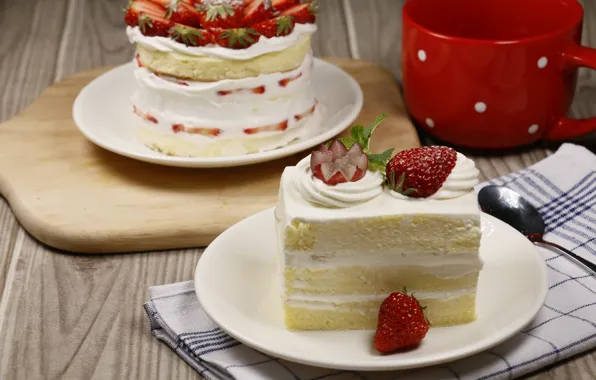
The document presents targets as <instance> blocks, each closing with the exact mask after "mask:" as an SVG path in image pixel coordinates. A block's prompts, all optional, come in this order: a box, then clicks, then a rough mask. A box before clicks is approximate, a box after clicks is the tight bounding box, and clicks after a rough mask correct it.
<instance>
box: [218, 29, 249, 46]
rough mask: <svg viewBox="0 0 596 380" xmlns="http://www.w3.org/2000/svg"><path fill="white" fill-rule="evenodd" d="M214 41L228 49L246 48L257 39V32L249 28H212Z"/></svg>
mask: <svg viewBox="0 0 596 380" xmlns="http://www.w3.org/2000/svg"><path fill="white" fill-rule="evenodd" d="M213 33H214V36H215V38H214V42H215V43H216V44H218V45H219V46H223V47H227V48H230V49H246V48H247V47H249V46H251V45H252V44H254V43H255V42H257V40H258V39H259V33H258V32H257V31H256V30H254V29H251V28H237V29H227V30H221V29H214V30H213Z"/></svg>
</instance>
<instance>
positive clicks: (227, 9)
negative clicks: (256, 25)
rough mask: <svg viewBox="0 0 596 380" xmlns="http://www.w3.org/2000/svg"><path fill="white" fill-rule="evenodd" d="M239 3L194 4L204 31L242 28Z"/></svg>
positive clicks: (205, 1) (211, 0)
mask: <svg viewBox="0 0 596 380" xmlns="http://www.w3.org/2000/svg"><path fill="white" fill-rule="evenodd" d="M242 7H243V4H242V3H241V2H221V1H215V0H201V1H200V2H198V3H197V4H195V9H196V10H197V11H198V12H199V19H200V21H201V25H202V27H203V28H205V29H235V28H240V27H242V26H243V23H242V19H243V17H244V14H243V13H242Z"/></svg>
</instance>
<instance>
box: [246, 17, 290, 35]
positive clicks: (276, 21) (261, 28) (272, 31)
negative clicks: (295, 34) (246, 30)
mask: <svg viewBox="0 0 596 380" xmlns="http://www.w3.org/2000/svg"><path fill="white" fill-rule="evenodd" d="M292 20H293V17H292V16H279V17H276V18H273V19H271V20H267V21H263V22H261V23H258V24H255V25H253V29H254V30H256V31H257V32H259V34H261V35H262V36H265V37H268V38H271V37H280V36H287V35H288V34H290V33H292V31H293V30H294V22H293V21H292Z"/></svg>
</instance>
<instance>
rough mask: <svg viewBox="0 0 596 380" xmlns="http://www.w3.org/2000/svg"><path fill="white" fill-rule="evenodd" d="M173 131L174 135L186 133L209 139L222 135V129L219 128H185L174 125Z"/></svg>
mask: <svg viewBox="0 0 596 380" xmlns="http://www.w3.org/2000/svg"><path fill="white" fill-rule="evenodd" d="M172 131H173V132H174V133H180V132H186V133H189V134H192V135H203V136H209V137H215V136H219V135H220V134H221V129H219V128H197V127H185V126H184V124H173V125H172Z"/></svg>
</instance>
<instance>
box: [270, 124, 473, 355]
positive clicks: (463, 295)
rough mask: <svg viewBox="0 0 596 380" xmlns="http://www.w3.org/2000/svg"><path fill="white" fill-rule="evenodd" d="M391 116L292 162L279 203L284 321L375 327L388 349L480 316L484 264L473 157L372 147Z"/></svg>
mask: <svg viewBox="0 0 596 380" xmlns="http://www.w3.org/2000/svg"><path fill="white" fill-rule="evenodd" d="M383 118H384V116H381V117H379V118H377V120H375V122H373V123H372V124H371V125H370V126H368V127H364V126H355V127H353V128H352V129H351V138H339V139H335V140H333V141H331V142H329V143H328V144H325V145H321V146H320V147H319V148H318V149H317V150H315V151H313V152H312V153H311V155H309V156H307V157H306V158H304V159H303V160H302V161H300V162H299V163H298V164H297V165H296V166H291V167H287V168H286V169H285V170H284V172H283V175H282V178H281V184H280V190H279V198H278V203H277V207H276V209H275V218H276V228H277V240H278V259H279V260H278V262H279V276H280V287H281V290H280V292H281V297H282V301H283V306H284V313H285V324H286V326H287V328H289V329H292V330H355V329H374V328H375V327H377V329H378V331H377V335H378V336H379V338H378V339H379V340H378V347H380V349H381V350H384V348H383V347H385V348H386V347H388V346H386V345H384V344H385V343H386V342H387V340H388V338H387V336H389V335H391V334H394V335H395V334H397V335H399V336H400V337H401V338H399V337H398V338H397V339H398V340H399V339H402V338H403V339H405V338H404V337H407V338H408V339H410V338H412V341H413V342H416V341H417V340H419V339H421V336H422V337H423V336H424V334H425V333H426V330H427V329H428V326H429V323H430V325H432V326H449V325H457V324H462V323H468V322H471V321H474V320H475V318H476V289H477V283H478V278H479V274H480V271H481V269H482V267H483V262H482V260H481V258H480V256H479V248H480V243H481V236H482V233H481V228H480V226H481V225H480V210H479V206H478V203H477V201H476V194H475V190H474V186H475V185H476V184H477V183H478V175H479V171H478V170H477V169H476V167H475V164H474V162H473V161H472V160H470V159H469V158H467V157H466V156H465V155H463V154H462V153H459V152H457V151H455V150H454V149H452V148H449V147H445V146H430V147H422V148H413V149H408V150H403V151H400V152H397V153H396V154H393V150H387V151H385V152H382V153H372V152H371V151H370V138H371V135H372V134H373V131H374V130H375V128H376V126H377V125H378V124H379V123H380V122H381V120H383ZM414 319H415V320H414ZM421 332H424V334H422V335H420V333H421ZM400 334H401V335H400ZM416 334H417V335H416ZM403 339H402V340H403ZM403 343H404V342H403V341H402V342H399V343H398V346H400V347H401V346H403V345H404V344H403ZM396 347H397V346H396Z"/></svg>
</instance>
